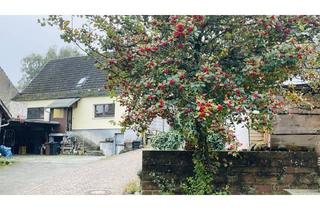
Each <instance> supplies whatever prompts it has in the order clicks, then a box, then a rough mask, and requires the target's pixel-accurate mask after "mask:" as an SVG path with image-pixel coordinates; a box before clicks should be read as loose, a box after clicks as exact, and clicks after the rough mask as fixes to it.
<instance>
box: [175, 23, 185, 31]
mask: <svg viewBox="0 0 320 210" xmlns="http://www.w3.org/2000/svg"><path fill="white" fill-rule="evenodd" d="M183 30H184V24H183V23H177V25H176V31H178V32H183Z"/></svg>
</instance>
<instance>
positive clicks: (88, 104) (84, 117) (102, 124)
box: [72, 97, 125, 130]
mask: <svg viewBox="0 0 320 210" xmlns="http://www.w3.org/2000/svg"><path fill="white" fill-rule="evenodd" d="M108 103H115V116H114V117H102V118H95V117H94V105H95V104H108ZM124 111H125V108H124V107H121V106H120V104H119V103H118V102H116V101H115V99H114V98H110V97H88V98H81V100H80V101H79V102H78V104H77V107H75V108H74V109H73V116H72V129H75V130H76V129H111V128H121V127H120V126H119V121H120V120H121V116H122V114H123V113H124ZM110 121H113V122H116V123H117V125H113V123H112V122H110Z"/></svg>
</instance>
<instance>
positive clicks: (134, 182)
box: [124, 180, 141, 194]
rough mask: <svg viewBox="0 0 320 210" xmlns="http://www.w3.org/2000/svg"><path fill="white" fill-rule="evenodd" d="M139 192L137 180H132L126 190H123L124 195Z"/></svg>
mask: <svg viewBox="0 0 320 210" xmlns="http://www.w3.org/2000/svg"><path fill="white" fill-rule="evenodd" d="M140 191H141V190H140V184H139V181H138V180H132V181H130V182H129V183H128V184H127V186H126V188H125V189H124V192H125V193H126V194H135V193H139V192H140Z"/></svg>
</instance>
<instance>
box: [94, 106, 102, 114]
mask: <svg viewBox="0 0 320 210" xmlns="http://www.w3.org/2000/svg"><path fill="white" fill-rule="evenodd" d="M95 117H103V105H96V106H95Z"/></svg>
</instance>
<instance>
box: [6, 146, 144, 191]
mask: <svg viewBox="0 0 320 210" xmlns="http://www.w3.org/2000/svg"><path fill="white" fill-rule="evenodd" d="M141 156H142V155H141V150H137V151H132V152H128V153H124V154H121V155H118V156H112V157H109V158H106V157H95V156H16V157H15V161H16V162H15V163H14V164H13V165H11V166H9V167H2V168H0V194H10V195H12V194H20V195H21V194H22V195H25V194H45V195H48V194H49V195H53V194H58V195H79V194H80V195H81V194H82V195H83V194H113V195H114V194H122V192H123V189H124V187H125V186H126V184H127V183H128V182H129V181H130V180H132V179H136V178H138V177H137V173H138V171H139V170H141V167H142V166H141V165H142V157H141Z"/></svg>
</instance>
